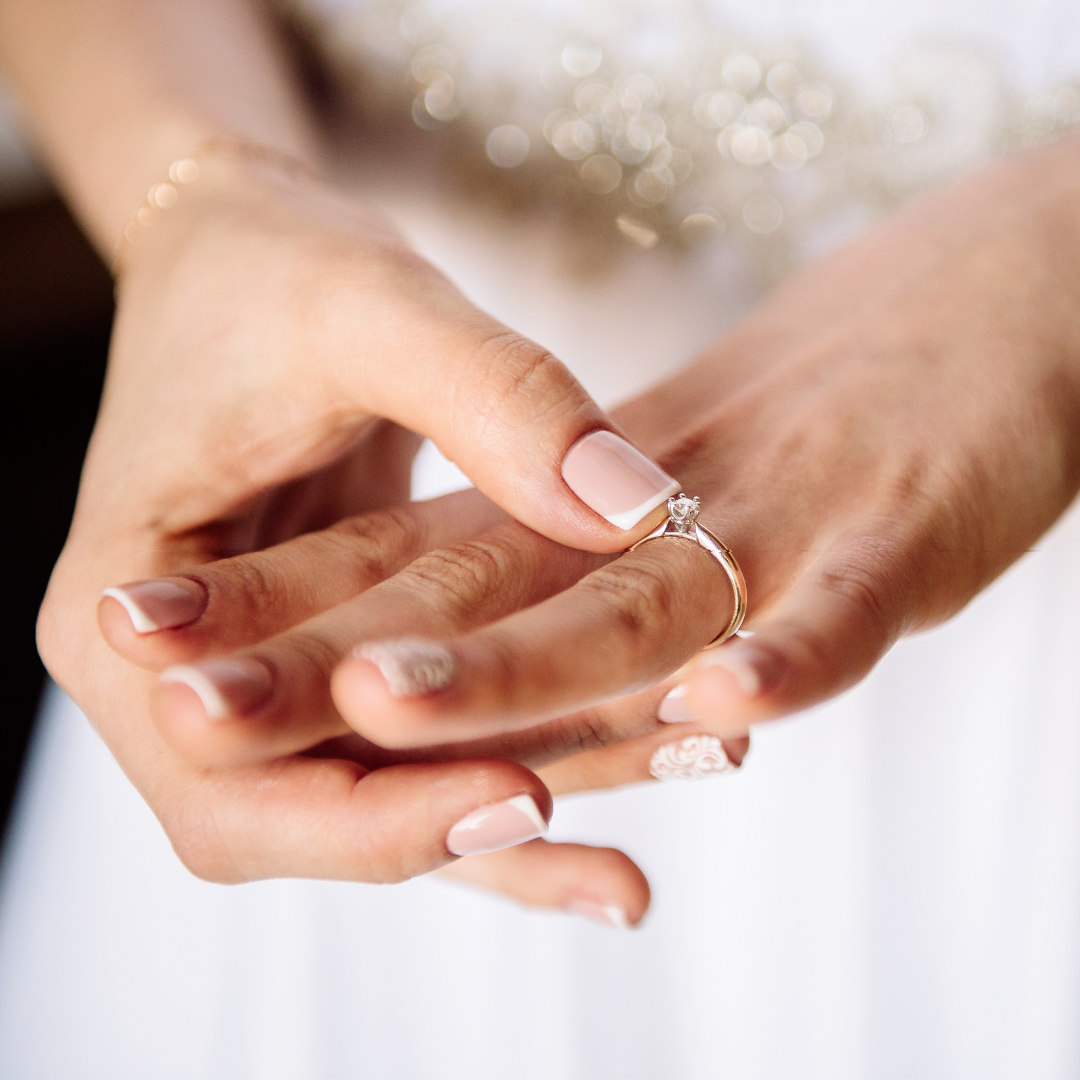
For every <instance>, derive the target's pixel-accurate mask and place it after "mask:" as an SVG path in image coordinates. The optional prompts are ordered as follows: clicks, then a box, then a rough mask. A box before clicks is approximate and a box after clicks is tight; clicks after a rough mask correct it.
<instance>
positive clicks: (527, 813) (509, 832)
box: [446, 795, 548, 855]
mask: <svg viewBox="0 0 1080 1080" xmlns="http://www.w3.org/2000/svg"><path fill="white" fill-rule="evenodd" d="M547 831H548V827H547V822H546V821H545V820H544V817H543V815H542V814H541V813H540V809H539V807H538V806H537V805H536V803H535V802H534V801H533V798H532V796H531V795H515V796H514V797H513V798H512V799H507V800H506V802H499V803H491V804H490V805H489V806H481V807H480V809H479V810H474V811H473V812H472V813H471V814H469V815H467V816H466V817H463V818H462V819H461V820H460V821H459V822H458V823H457V824H456V825H455V826H454V827H453V828H452V829H451V830H450V832H449V833H447V834H446V849H447V851H449V852H450V853H451V854H452V855H486V854H487V853H488V852H490V851H502V849H503V848H508V847H514V846H515V845H517V844H524V843H525V841H526V840H535V839H536V838H537V837H538V836H543V835H544V833H546V832H547Z"/></svg>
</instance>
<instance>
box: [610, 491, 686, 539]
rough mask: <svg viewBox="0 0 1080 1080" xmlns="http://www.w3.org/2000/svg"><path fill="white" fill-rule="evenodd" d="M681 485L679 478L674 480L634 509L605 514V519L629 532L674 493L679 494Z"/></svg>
mask: <svg viewBox="0 0 1080 1080" xmlns="http://www.w3.org/2000/svg"><path fill="white" fill-rule="evenodd" d="M679 487H680V485H679V482H678V481H677V480H672V481H671V483H670V484H668V486H667V487H666V488H663V489H662V490H661V491H658V492H657V493H656V494H655V495H654V496H653V497H652V498H650V499H646V500H645V501H644V502H643V503H641V504H640V505H639V506H635V507H634V508H633V509H632V510H624V511H623V512H622V513H620V514H605V515H604V520H605V521H607V522H608V523H610V524H611V525H614V526H615V528H617V529H622V530H623V532H629V530H630V529H632V528H633V527H634V526H635V525H637V524H639V523H640V522H641V521H643V520H644V519H645V518H646V517H648V516H649V514H651V513H652V512H653V511H654V510H655V509H656V508H657V507H658V506H663V505H664V503H666V502H667V501H668V499H670V498H671V496H672V495H677V494H678V493H679Z"/></svg>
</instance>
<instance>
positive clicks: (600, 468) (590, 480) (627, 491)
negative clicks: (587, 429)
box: [562, 431, 679, 529]
mask: <svg viewBox="0 0 1080 1080" xmlns="http://www.w3.org/2000/svg"><path fill="white" fill-rule="evenodd" d="M562 477H563V480H565V481H566V486H567V487H568V488H569V489H570V490H571V491H572V492H573V493H574V494H575V495H576V496H577V497H578V498H579V499H580V500H581V501H582V502H583V503H584V504H585V505H586V506H588V507H589V508H590V509H591V510H595V511H596V512H597V513H598V514H599V515H600V516H601V517H602V518H605V519H606V520H607V521H610V522H611V524H612V525H615V526H616V527H617V528H620V529H632V528H633V527H634V526H635V525H636V524H637V523H638V522H639V521H641V519H642V518H643V517H645V515H646V514H648V513H650V512H651V511H653V510H655V509H656V508H657V507H658V506H660V505H661V504H662V503H664V502H665V501H666V500H667V499H668V498H669V497H670V496H672V495H677V494H678V492H679V483H678V481H677V480H672V478H671V477H670V476H668V474H667V473H666V472H664V470H663V469H661V468H660V466H659V465H656V464H655V463H654V462H652V461H650V460H649V459H648V458H647V457H646V456H645V455H644V454H643V453H641V451H640V450H635V449H634V447H632V446H631V445H630V444H629V443H628V442H627V441H626V440H625V439H622V438H620V437H619V436H618V435H616V434H615V433H614V432H612V431H594V432H592V434H590V435H586V436H585V437H584V438H581V439H578V441H577V442H576V443H574V445H573V446H571V447H570V449H569V450H568V451H567V452H566V457H564V458H563V463H562Z"/></svg>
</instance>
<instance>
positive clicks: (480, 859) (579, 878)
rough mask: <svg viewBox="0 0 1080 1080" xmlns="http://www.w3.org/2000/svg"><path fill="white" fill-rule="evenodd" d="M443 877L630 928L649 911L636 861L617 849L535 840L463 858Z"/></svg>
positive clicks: (441, 873)
mask: <svg viewBox="0 0 1080 1080" xmlns="http://www.w3.org/2000/svg"><path fill="white" fill-rule="evenodd" d="M439 876H440V877H443V878H448V879H450V880H452V881H459V882H462V883H464V884H468V885H475V886H478V887H480V888H483V889H488V890H489V891H491V892H498V893H502V894H503V895H505V896H509V897H511V898H513V899H515V900H519V901H520V902H521V903H523V904H528V905H530V906H531V907H542V908H557V909H559V910H562V911H565V912H567V913H568V914H572V915H580V916H582V917H584V918H586V919H592V920H593V921H595V922H599V923H602V924H603V925H605V926H611V927H614V928H615V929H617V930H629V929H630V928H631V927H634V926H636V925H637V924H638V923H639V922H641V920H642V918H643V917H644V915H645V912H646V911H647V910H648V908H649V899H650V894H649V882H648V879H647V878H646V877H645V875H644V874H643V873H642V872H641V870H640V869H639V868H638V866H637V865H636V864H635V863H634V861H633V860H632V859H631V858H630V857H629V856H627V855H624V854H623V853H622V852H621V851H618V850H616V849H615V848H595V847H588V846H586V845H584V844H551V843H548V842H547V841H546V840H532V841H530V842H529V843H527V844H521V845H519V846H518V847H513V848H508V849H507V850H505V851H498V852H494V853H493V854H490V855H476V856H473V857H472V858H469V859H459V860H458V861H457V862H454V863H451V864H450V865H448V866H445V867H443V868H442V869H441V870H440V871H439Z"/></svg>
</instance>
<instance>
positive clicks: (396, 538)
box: [328, 507, 425, 585]
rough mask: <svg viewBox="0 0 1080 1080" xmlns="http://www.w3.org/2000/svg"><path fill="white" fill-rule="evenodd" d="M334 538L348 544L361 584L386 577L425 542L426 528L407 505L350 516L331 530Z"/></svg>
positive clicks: (348, 561) (349, 559) (349, 558)
mask: <svg viewBox="0 0 1080 1080" xmlns="http://www.w3.org/2000/svg"><path fill="white" fill-rule="evenodd" d="M328 534H329V536H330V537H331V542H336V543H340V544H342V545H343V547H344V555H345V556H346V559H345V561H346V564H347V565H349V566H350V567H351V568H352V570H353V572H354V574H355V577H356V580H357V584H360V585H364V584H368V583H372V582H376V581H383V580H385V579H386V578H388V577H390V575H391V574H392V573H394V571H396V570H397V569H398V567H399V565H400V563H401V562H402V560H403V559H408V558H409V557H410V556H411V555H412V554H413V553H414V552H417V551H420V550H421V549H422V548H423V546H424V536H425V532H424V528H423V526H422V525H421V523H420V521H419V520H418V518H417V516H416V514H414V513H412V512H411V511H410V510H409V509H408V508H406V507H388V508H387V509H385V510H379V511H377V512H376V513H372V514H364V515H362V516H359V517H353V518H347V519H345V520H344V521H340V522H338V523H337V524H336V525H334V526H333V527H332V528H331V529H329V530H328Z"/></svg>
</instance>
